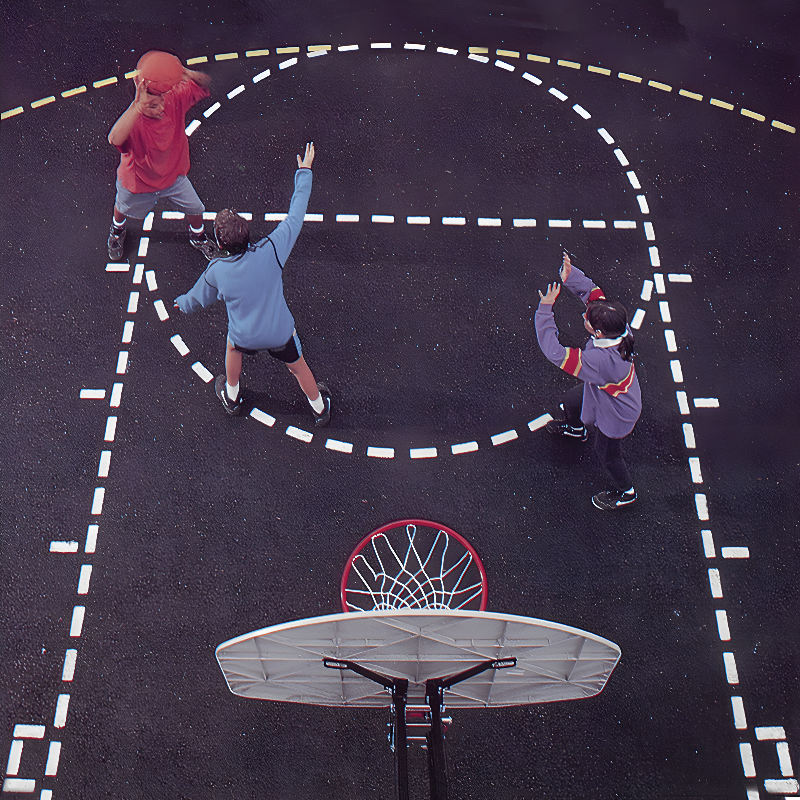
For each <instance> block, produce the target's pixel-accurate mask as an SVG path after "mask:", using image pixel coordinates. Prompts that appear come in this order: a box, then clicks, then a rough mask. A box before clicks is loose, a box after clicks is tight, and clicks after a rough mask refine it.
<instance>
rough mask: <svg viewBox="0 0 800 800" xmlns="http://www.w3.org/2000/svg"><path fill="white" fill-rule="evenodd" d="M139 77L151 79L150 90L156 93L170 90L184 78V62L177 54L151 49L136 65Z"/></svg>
mask: <svg viewBox="0 0 800 800" xmlns="http://www.w3.org/2000/svg"><path fill="white" fill-rule="evenodd" d="M136 69H137V71H138V73H139V78H140V79H143V80H146V81H150V85H149V86H148V87H147V88H148V91H150V92H152V93H154V94H163V93H164V92H168V91H169V90H170V89H171V88H172V87H173V86H175V84H176V83H178V82H179V81H180V80H181V79H182V78H183V64H181V61H180V59H179V58H178V57H177V56H174V55H172V53H165V52H164V51H163V50H150V51H149V52H147V53H145V54H144V55H143V56H142V57H141V58H140V59H139V63H138V64H137V65H136Z"/></svg>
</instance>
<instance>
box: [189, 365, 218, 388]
mask: <svg viewBox="0 0 800 800" xmlns="http://www.w3.org/2000/svg"><path fill="white" fill-rule="evenodd" d="M192 369H193V370H194V371H195V372H196V373H197V374H198V376H199V377H200V379H201V380H203V381H205V382H206V383H211V381H212V380H214V376H213V375H212V374H211V373H210V372H209V371H208V370H207V369H206V368H205V367H204V366H203V365H202V364H201V363H200V362H199V361H195V362H194V364H192Z"/></svg>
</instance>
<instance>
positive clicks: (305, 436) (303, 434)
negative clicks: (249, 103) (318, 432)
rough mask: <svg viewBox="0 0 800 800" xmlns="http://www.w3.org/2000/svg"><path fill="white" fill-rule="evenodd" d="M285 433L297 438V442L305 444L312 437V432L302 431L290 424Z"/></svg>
mask: <svg viewBox="0 0 800 800" xmlns="http://www.w3.org/2000/svg"><path fill="white" fill-rule="evenodd" d="M286 435H287V436H291V437H292V439H297V441H299V442H306V444H308V443H309V442H310V441H311V440H312V439H313V438H314V434H313V433H309V432H308V431H304V430H303V429H302V428H296V427H295V426H294V425H290V426H289V427H288V428H287V429H286Z"/></svg>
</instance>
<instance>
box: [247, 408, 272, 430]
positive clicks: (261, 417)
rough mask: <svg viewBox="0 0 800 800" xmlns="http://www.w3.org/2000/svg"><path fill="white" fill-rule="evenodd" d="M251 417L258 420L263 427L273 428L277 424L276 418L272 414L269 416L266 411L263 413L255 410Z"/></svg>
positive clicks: (257, 409)
mask: <svg viewBox="0 0 800 800" xmlns="http://www.w3.org/2000/svg"><path fill="white" fill-rule="evenodd" d="M250 416H251V417H252V418H253V419H255V420H258V422H260V423H261V424H262V425H266V426H267V427H268V428H271V427H272V426H273V425H274V424H275V417H273V416H272V415H271V414H267V413H266V412H265V411H262V410H261V409H260V408H254V409H252V411H251V412H250Z"/></svg>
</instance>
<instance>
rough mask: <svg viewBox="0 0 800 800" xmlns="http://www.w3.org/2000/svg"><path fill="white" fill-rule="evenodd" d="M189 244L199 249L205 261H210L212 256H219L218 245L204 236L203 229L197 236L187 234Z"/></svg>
mask: <svg viewBox="0 0 800 800" xmlns="http://www.w3.org/2000/svg"><path fill="white" fill-rule="evenodd" d="M189 244H190V245H191V246H192V247H194V248H195V249H196V250H199V251H200V252H201V253H202V254H203V255H204V256H205V257H206V260H207V261H211V259H212V258H219V256H220V254H221V250H220V249H219V247H217V245H216V244H215V243H214V242H212V241H211V239H209V238H208V236H206V234H205V231H203V233H202V234H201V235H200V236H197V237H195V236H194V235H193V234H189Z"/></svg>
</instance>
